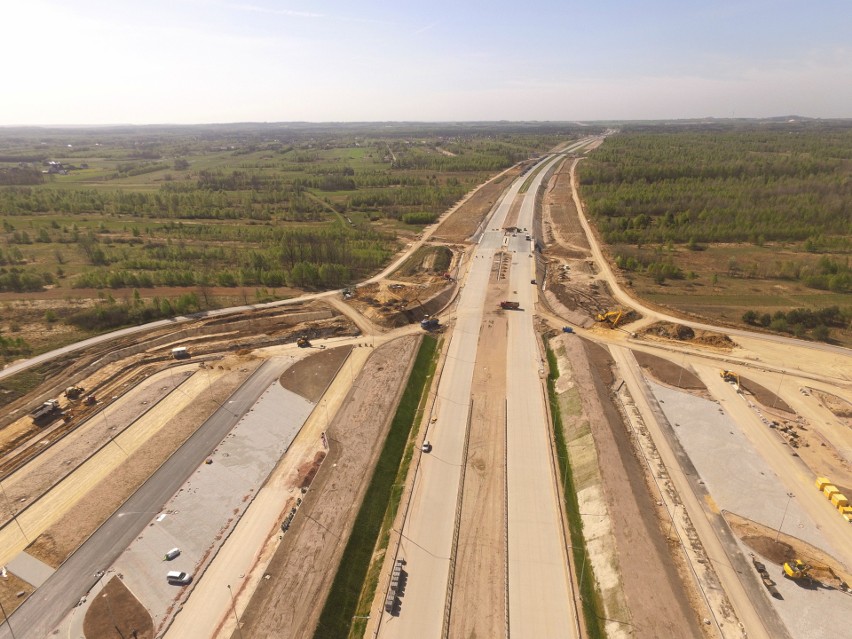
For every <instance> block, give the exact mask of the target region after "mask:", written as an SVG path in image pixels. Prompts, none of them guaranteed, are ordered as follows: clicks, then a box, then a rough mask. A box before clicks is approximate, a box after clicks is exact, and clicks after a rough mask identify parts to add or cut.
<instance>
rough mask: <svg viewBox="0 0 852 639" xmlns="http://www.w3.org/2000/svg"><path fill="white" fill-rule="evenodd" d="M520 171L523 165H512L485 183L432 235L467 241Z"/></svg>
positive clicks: (445, 238) (455, 240)
mask: <svg viewBox="0 0 852 639" xmlns="http://www.w3.org/2000/svg"><path fill="white" fill-rule="evenodd" d="M520 173H521V167H512V168H511V169H509V170H508V171H507V172H506V173H504V174H503V175H502V176H501V177H498V178H496V179H495V180H493V181H491V182H489V183H488V184H486V185H484V186H483V187H482V188H480V189H479V190H478V191H477V192H476V193H474V194H473V195H472V196H471V197H470V198H468V200H467V201H466V202H464V204H462V205H461V206H460V207H459V208H458V209H456V210H455V211H454V212H453V213H452V214H451V215H450V216H449V217H448V218H447V219H446V220H444V221H443V222H442V223H441V226H439V227H438V228H437V229H436V230H435V233H434V234H433V235H432V237H433V238H434V239H436V240H443V241H445V242H454V243H461V242H464V241H466V240H467V239H468V238H469V237H470V236H471V235H473V234H474V233H475V232H476V229H477V228H478V227H479V225H480V224H481V223H482V220H483V219H485V216H486V215H487V214H488V212H489V211H490V210H491V208H492V207H493V206H494V205H495V204H496V203H497V200H498V199H499V198H500V195H501V194H502V193H503V191H504V190H505V189H506V187H507V186H508V185H509V184H511V183H512V180H514V179H515V178H516V177H517V176H518V175H520Z"/></svg>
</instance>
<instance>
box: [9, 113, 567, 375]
mask: <svg viewBox="0 0 852 639" xmlns="http://www.w3.org/2000/svg"><path fill="white" fill-rule="evenodd" d="M565 134H566V127H565V126H564V125H547V124H542V125H535V126H519V125H508V124H507V125H494V126H488V127H479V126H477V125H425V124H424V125H394V126H390V127H388V126H372V127H371V126H367V125H362V126H346V125H340V126H333V125H326V126H310V125H294V126H291V127H290V126H288V127H282V126H276V125H234V126H231V127H216V126H212V127H205V126H197V127H177V126H176V127H153V128H152V127H145V128H134V127H116V128H101V129H74V130H62V129H44V130H33V129H14V128H9V129H4V130H3V131H2V132H0V211H2V222H3V229H2V231H0V239H2V240H3V246H2V248H0V295H3V294H6V296H5V301H6V302H7V305H6V306H5V308H4V309H3V310H2V311H0V313H2V314H0V329H2V334H0V358H2V359H4V360H5V361H11V360H13V359H15V358H17V357H27V356H30V355H33V354H37V353H40V352H43V351H45V350H49V349H50V348H53V347H55V346H56V345H59V344H63V343H69V342H72V341H75V340H77V339H82V338H83V337H86V336H87V335H88V334H90V333H91V332H92V331H94V332H101V331H103V330H106V329H109V328H112V327H117V326H122V325H132V324H138V323H142V322H145V321H150V320H153V319H158V318H162V317H170V316H172V315H175V314H183V313H187V312H193V311H198V310H204V309H209V308H218V307H224V306H228V305H230V304H232V303H233V301H234V300H235V299H243V300H244V303H248V302H256V301H267V300H272V299H279V298H284V297H290V296H293V295H294V294H296V292H297V289H298V290H305V289H307V290H316V289H325V288H337V287H342V286H345V285H348V284H351V283H353V282H355V281H359V280H361V279H364V278H365V277H367V276H369V275H371V274H373V273H375V272H376V271H378V270H379V269H380V268H381V267H382V266H384V265H385V264H386V263H387V262H388V261H389V259H390V258H391V256H393V255H394V254H395V253H396V252H397V251H398V250H399V249H400V248H401V246H402V243H403V242H405V241H408V240H411V239H413V238H414V237H415V236H417V235H418V233H419V232H420V231H421V229H422V228H423V226H424V225H425V224H430V223H431V222H434V221H435V220H436V219H437V218H438V216H439V215H440V214H442V213H443V212H444V211H446V210H447V208H449V207H450V206H451V205H452V204H453V203H455V202H457V201H459V200H460V199H461V198H462V197H463V196H464V195H465V194H466V193H468V192H469V191H471V190H472V189H474V188H475V187H476V186H478V185H479V184H481V183H482V182H484V181H485V180H486V179H488V178H489V177H491V176H493V175H494V174H496V173H498V172H500V171H502V170H504V169H506V168H508V167H511V166H512V165H514V164H516V163H518V162H521V161H524V160H527V159H528V158H529V157H530V156H531V155H536V154H538V153H540V152H541V151H543V150H545V149H547V148H551V147H552V146H554V145H555V144H556V143H557V142H559V141H562V140H564V138H565ZM60 291H61V293H60ZM137 291H138V292H137ZM21 300H26V301H29V302H32V305H31V306H28V307H24V306H22V305H21V304H20V303H19V302H20V301H21ZM35 300H38V301H35Z"/></svg>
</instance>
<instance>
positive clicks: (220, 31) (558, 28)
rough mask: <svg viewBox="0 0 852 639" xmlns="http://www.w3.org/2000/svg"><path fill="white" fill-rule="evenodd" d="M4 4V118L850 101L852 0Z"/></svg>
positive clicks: (698, 110)
mask: <svg viewBox="0 0 852 639" xmlns="http://www.w3.org/2000/svg"><path fill="white" fill-rule="evenodd" d="M0 9H1V10H0V56H2V57H1V58H0V59H2V60H3V77H2V88H0V124H58V123H62V124H107V123H136V124H146V123H166V122H169V123H195V122H234V121H292V120H306V121H375V120H501V119H504V120H595V119H649V118H687V117H704V116H716V117H731V116H736V117H761V116H775V115H788V114H797V115H804V116H812V117H827V118H828V117H852V1H850V0H813V1H812V2H801V1H799V2H795V3H794V2H788V1H787V0H736V1H729V0H702V1H700V2H699V1H697V0H678V1H675V0H641V1H640V0H632V1H627V0H623V1H620V2H617V1H613V0H595V1H591V2H590V1H589V0H583V1H582V2H577V1H575V0H561V1H559V0H552V1H546V0H526V1H519V2H506V1H504V0H491V1H489V2H484V1H479V0H454V1H453V2H448V1H446V0H420V1H419V2H406V0H394V1H386V0H364V1H358V0H348V1H343V0H301V1H300V0H245V1H241V0H233V1H229V0H134V1H133V2H130V1H127V0H66V1H64V2H56V1H54V0H2V4H0Z"/></svg>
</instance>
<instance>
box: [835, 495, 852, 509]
mask: <svg viewBox="0 0 852 639" xmlns="http://www.w3.org/2000/svg"><path fill="white" fill-rule="evenodd" d="M831 503H832V504H833V505H834V506H835V507H836V508H841V507H843V506H848V505H849V500H848V499H846V495H844V494H843V493H834V494H833V495H832V496H831Z"/></svg>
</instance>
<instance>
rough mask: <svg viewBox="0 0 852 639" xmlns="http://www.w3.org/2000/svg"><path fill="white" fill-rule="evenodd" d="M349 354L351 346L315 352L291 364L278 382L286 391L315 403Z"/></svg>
mask: <svg viewBox="0 0 852 639" xmlns="http://www.w3.org/2000/svg"><path fill="white" fill-rule="evenodd" d="M351 352H352V346H351V345H349V346H339V347H338V348H329V349H325V350H321V351H317V352H316V353H315V354H313V355H311V356H309V357H306V358H305V359H303V360H300V361H298V362H296V363H295V364H293V365H292V366H291V367H290V368H288V369H287V370H286V371H284V373H283V374H282V375H281V378H280V379H279V380H278V381H279V382H280V384H281V386H283V387H284V388H286V389H287V390H289V391H293V392H294V393H297V394H299V395H301V396H302V397H304V398H305V399H307V400H309V401H311V402H314V403H316V402H318V401H319V400H320V398H321V397H322V394H323V393H324V392H325V389H326V388H327V387H328V385H329V384H330V383H331V380H332V379H334V375H335V373H337V371H338V369H339V368H340V367H341V365H342V364H343V362H345V361H346V358H347V357H349V353H351Z"/></svg>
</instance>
